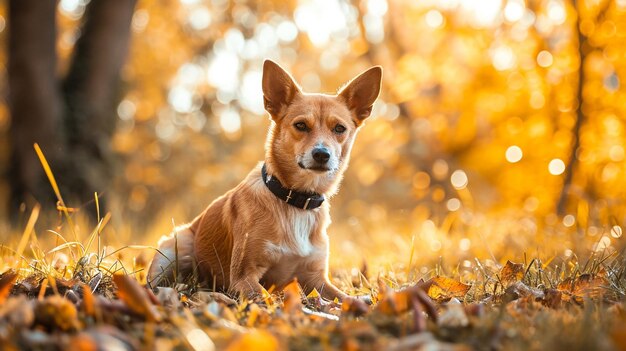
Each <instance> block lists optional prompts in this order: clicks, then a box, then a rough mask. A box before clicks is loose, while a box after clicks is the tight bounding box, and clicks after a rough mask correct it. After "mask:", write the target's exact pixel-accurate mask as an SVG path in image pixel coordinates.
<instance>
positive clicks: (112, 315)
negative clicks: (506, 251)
mask: <svg viewBox="0 0 626 351" xmlns="http://www.w3.org/2000/svg"><path fill="white" fill-rule="evenodd" d="M67 218H68V219H69V217H67ZM31 219H32V218H31ZM106 219H107V218H106V217H105V218H104V220H106ZM104 222H106V221H104ZM104 224H106V223H103V220H101V221H100V225H98V226H97V227H96V228H95V229H94V230H93V231H92V232H91V234H90V235H87V236H85V239H84V241H69V240H68V241H66V240H65V238H63V237H62V236H61V235H60V234H59V238H60V241H58V242H61V244H59V245H57V246H56V247H53V248H50V249H47V250H44V249H42V248H41V247H40V245H41V244H39V243H38V241H37V237H36V235H34V233H31V232H32V228H33V226H34V221H33V220H31V221H29V224H28V225H27V226H26V229H25V230H24V234H23V236H22V240H21V241H20V243H19V244H18V245H17V247H11V248H9V247H6V246H3V247H2V249H1V250H0V269H1V270H0V272H4V273H2V274H1V275H0V346H1V347H0V349H4V350H12V349H38V350H61V349H72V350H96V349H102V350H136V349H142V350H143V349H157V350H171V349H179V350H180V349H194V350H277V349H290V350H332V349H341V350H361V349H362V350H568V351H573V350H626V307H625V306H626V305H625V304H624V302H625V300H626V299H625V298H624V296H625V292H626V276H625V270H626V266H625V262H626V257H624V255H623V254H622V253H619V252H618V251H613V252H612V253H607V252H595V253H590V255H589V256H588V257H590V258H589V259H588V260H586V261H585V262H582V263H580V264H578V263H573V262H568V263H564V262H563V261H558V263H557V260H550V261H548V262H541V260H539V259H531V258H529V259H526V260H525V262H519V263H514V262H510V261H506V262H503V263H501V264H498V263H497V262H492V261H488V260H485V261H480V260H478V259H476V260H475V262H474V263H475V267H476V269H475V271H476V274H475V275H474V278H472V279H462V278H460V276H459V275H458V274H457V275H454V274H449V276H446V274H444V273H441V272H454V271H455V268H454V267H433V269H432V270H431V272H432V274H429V276H428V277H425V278H426V281H425V282H424V281H423V280H421V279H420V280H418V279H414V278H405V277H412V276H413V275H411V274H408V275H407V274H405V273H410V272H409V271H407V272H394V271H391V272H389V271H387V273H385V274H380V275H378V276H372V275H371V274H369V273H368V272H367V268H365V267H364V268H363V269H361V270H358V269H353V270H350V271H344V270H333V272H332V273H333V281H334V282H335V283H336V284H337V285H338V286H339V287H341V288H342V289H343V290H345V291H348V292H349V293H350V294H352V295H367V296H370V297H371V299H372V302H373V304H372V305H371V306H370V308H369V311H367V312H364V313H362V311H358V310H357V309H355V308H354V306H353V305H347V304H344V305H343V306H342V305H341V304H339V303H338V302H336V301H324V300H322V299H321V298H320V297H319V296H318V295H317V294H316V292H313V293H310V294H308V296H306V295H305V294H304V293H303V292H302V290H301V289H300V287H299V285H298V284H297V282H294V283H292V284H290V285H289V286H288V287H287V288H286V289H285V291H284V292H277V293H273V292H268V293H267V295H266V296H264V297H263V298H262V299H261V300H260V301H241V300H239V301H238V300H234V299H232V298H231V297H228V296H226V295H222V294H219V293H214V292H210V291H203V290H202V289H200V288H199V286H198V284H196V283H195V282H194V281H193V279H192V280H183V279H179V280H180V281H179V282H178V283H174V284H172V285H171V287H167V288H158V289H154V290H152V289H149V288H147V287H146V286H145V271H144V267H145V262H143V261H144V260H143V259H142V258H141V256H138V257H133V258H132V259H131V260H130V263H128V262H127V263H124V262H122V261H121V260H119V259H117V258H116V255H115V252H112V253H109V254H105V253H104V251H103V250H102V249H101V247H100V243H99V241H100V235H99V233H100V231H101V228H102V226H103V225H104ZM28 244H30V245H29V246H30V248H31V252H32V258H29V259H26V258H24V256H23V255H24V252H26V250H25V248H26V246H27V245H28ZM444 268H447V269H444ZM461 279H462V280H463V281H460V280H461ZM142 283H144V284H142ZM419 286H421V287H423V289H421V288H418V287H419ZM424 293H426V294H427V295H428V296H429V297H430V298H431V299H432V301H433V303H434V306H435V308H436V311H429V308H428V305H423V304H420V303H417V302H416V301H417V299H416V297H417V296H418V295H420V294H421V295H423V294H424ZM426 312H430V314H429V313H426Z"/></svg>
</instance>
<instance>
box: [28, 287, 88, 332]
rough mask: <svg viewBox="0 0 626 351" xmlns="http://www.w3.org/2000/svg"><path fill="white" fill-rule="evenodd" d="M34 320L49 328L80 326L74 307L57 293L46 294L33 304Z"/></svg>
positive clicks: (62, 328) (66, 329) (72, 328)
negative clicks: (46, 295)
mask: <svg viewBox="0 0 626 351" xmlns="http://www.w3.org/2000/svg"><path fill="white" fill-rule="evenodd" d="M35 320H36V321H37V323H39V324H41V325H43V326H45V327H46V328H48V329H50V330H55V329H60V330H63V331H70V330H76V329H78V328H79V327H80V323H79V321H78V312H77V311H76V307H74V304H72V303H71V302H70V301H69V300H67V299H64V298H62V297H61V296H58V295H52V296H48V297H46V298H45V299H43V300H42V301H39V302H38V303H37V305H36V306H35Z"/></svg>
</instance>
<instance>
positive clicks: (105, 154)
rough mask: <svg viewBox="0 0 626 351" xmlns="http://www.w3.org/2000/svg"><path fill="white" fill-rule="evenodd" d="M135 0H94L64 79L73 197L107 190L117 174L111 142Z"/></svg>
mask: <svg viewBox="0 0 626 351" xmlns="http://www.w3.org/2000/svg"><path fill="white" fill-rule="evenodd" d="M135 4H136V1H135V0H92V1H91V2H90V3H89V6H88V7H87V11H86V13H85V22H84V26H83V34H82V35H81V37H80V38H79V39H78V41H77V43H76V47H75V49H74V54H73V57H72V62H71V66H70V69H69V72H68V75H67V78H66V79H65V82H64V84H63V94H64V98H65V105H66V108H67V110H66V116H65V117H66V119H65V122H66V128H67V136H68V147H69V149H70V150H71V151H72V155H71V158H70V162H71V169H72V171H73V172H71V173H70V174H68V176H69V177H70V178H71V181H72V184H73V189H72V192H73V195H74V197H76V198H78V199H81V200H82V201H85V200H89V199H92V198H93V193H94V191H97V192H98V193H103V192H105V191H107V190H108V187H109V184H110V179H111V178H112V177H113V175H114V169H115V166H114V162H113V159H114V158H113V155H112V151H111V147H110V141H111V137H112V135H113V132H114V130H115V121H116V104H117V102H118V100H119V99H118V98H119V96H120V94H119V91H120V71H121V69H122V66H123V64H124V61H125V58H126V55H127V52H128V44H129V41H130V23H131V20H132V16H133V11H134V8H135Z"/></svg>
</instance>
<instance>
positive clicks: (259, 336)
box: [226, 329, 279, 351]
mask: <svg viewBox="0 0 626 351" xmlns="http://www.w3.org/2000/svg"><path fill="white" fill-rule="evenodd" d="M278 346H279V344H278V340H276V338H275V337H274V335H272V334H270V333H269V332H266V331H264V330H258V329H252V330H251V331H250V332H248V333H245V334H243V335H241V336H240V337H239V338H238V339H237V340H235V341H233V342H232V343H231V344H230V345H228V348H226V351H248V350H255V351H274V350H278Z"/></svg>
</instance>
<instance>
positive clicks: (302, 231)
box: [285, 209, 317, 256]
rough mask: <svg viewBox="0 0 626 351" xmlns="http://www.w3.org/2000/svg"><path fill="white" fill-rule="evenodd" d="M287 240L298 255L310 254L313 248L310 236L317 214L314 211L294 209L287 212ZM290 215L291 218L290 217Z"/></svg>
mask: <svg viewBox="0 0 626 351" xmlns="http://www.w3.org/2000/svg"><path fill="white" fill-rule="evenodd" d="M286 217H288V218H287V220H286V223H287V226H286V227H287V228H285V229H286V231H287V234H288V235H287V242H286V244H287V245H288V246H289V247H290V249H291V250H292V252H293V253H294V254H296V255H298V256H308V255H310V254H311V253H312V252H313V250H314V247H313V244H311V240H310V236H311V232H312V231H313V229H314V226H315V220H316V218H317V216H316V215H315V213H314V212H313V211H302V210H299V209H294V210H291V211H288V213H287V216H286ZM289 217H290V218H289Z"/></svg>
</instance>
